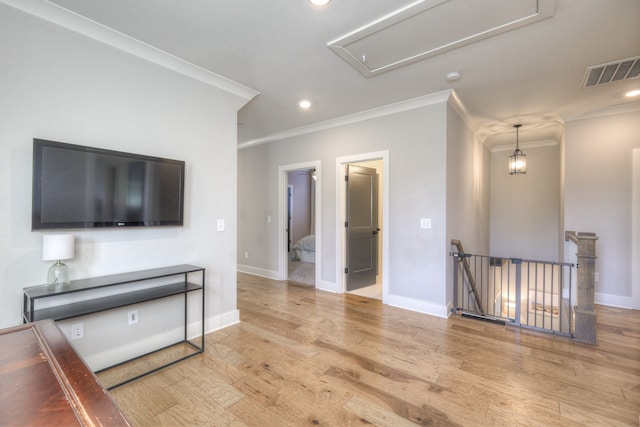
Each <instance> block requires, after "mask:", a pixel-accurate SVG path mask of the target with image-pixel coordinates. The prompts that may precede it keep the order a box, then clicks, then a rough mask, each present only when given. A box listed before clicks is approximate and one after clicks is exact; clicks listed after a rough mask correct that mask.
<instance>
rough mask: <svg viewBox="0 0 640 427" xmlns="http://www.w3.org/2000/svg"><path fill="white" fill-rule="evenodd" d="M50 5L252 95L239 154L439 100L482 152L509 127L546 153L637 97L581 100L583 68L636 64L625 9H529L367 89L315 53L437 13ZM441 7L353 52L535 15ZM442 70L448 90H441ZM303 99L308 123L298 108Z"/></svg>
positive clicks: (489, 3) (344, 1) (230, 5)
mask: <svg viewBox="0 0 640 427" xmlns="http://www.w3.org/2000/svg"><path fill="white" fill-rule="evenodd" d="M49 1H50V2H51V3H54V4H57V5H59V6H61V7H63V8H66V9H68V10H70V11H73V12H75V13H77V14H79V15H82V16H84V17H86V18H89V19H91V20H93V21H96V22H98V23H100V24H103V25H104V26H107V27H110V28H112V29H115V30H117V31H119V32H121V33H124V34H126V35H128V36H131V37H133V38H135V39H138V40H140V41H142V42H145V43H147V44H149V45H151V46H154V47H156V48H159V49H161V50H163V51H165V52H168V53H170V54H172V55H174V56H177V57H179V58H181V59H184V60H186V61H188V62H191V63H192V64H195V65H197V66H200V67H202V68H204V69H206V70H210V71H211V72H214V73H216V74H219V75H221V76H223V77H226V78H229V79H231V80H233V81H236V82H238V83H241V84H242V85H245V86H248V87H250V88H253V89H255V90H257V91H258V92H260V94H259V95H258V96H256V97H255V98H253V99H252V100H251V101H250V102H249V103H248V104H247V105H246V106H245V107H243V108H242V109H241V110H240V111H239V113H238V143H239V144H240V145H251V144H255V143H261V142H268V141H270V140H273V139H275V138H277V137H278V135H282V134H285V133H286V132H287V131H290V130H292V129H296V128H300V127H304V126H308V125H311V124H314V123H319V122H324V121H328V120H331V119H335V118H339V117H342V116H345V115H349V114H353V113H357V112H362V111H365V110H369V109H373V108H377V107H381V106H384V105H388V104H392V103H396V102H400V101H403V100H408V99H411V98H416V97H420V96H424V95H428V94H432V93H436V92H440V91H443V90H448V89H453V90H454V91H455V93H456V95H457V97H458V99H459V100H460V101H461V103H462V104H463V105H464V107H465V109H466V114H467V116H468V121H469V124H470V125H471V126H472V128H473V129H474V131H475V132H476V133H477V135H478V136H479V137H480V139H481V140H482V141H483V142H484V143H485V144H486V145H487V146H488V147H489V148H493V147H496V146H500V145H502V144H509V143H512V142H513V136H514V130H513V127H512V126H513V124H515V123H522V124H523V126H522V128H521V129H520V141H521V142H523V143H526V141H532V140H546V139H551V140H555V141H558V140H559V139H560V137H561V134H562V129H563V125H564V123H565V122H566V121H569V120H574V119H579V118H582V117H589V116H593V115H598V114H607V113H615V112H623V111H635V110H639V109H640V99H639V97H636V98H625V97H624V96H623V95H624V93H625V92H626V91H628V90H631V89H640V78H635V79H629V80H623V81H619V82H614V83H609V84H606V85H601V86H596V87H590V88H583V87H582V84H583V80H584V78H585V73H586V69H587V67H589V66H592V65H597V64H602V63H608V62H611V61H616V60H622V59H625V58H630V57H635V56H639V55H640V25H638V21H639V19H640V1H638V0H606V1H603V0H579V1H578V0H555V1H553V0H539V2H541V3H544V4H545V5H546V6H547V7H548V6H549V5H550V6H551V12H552V13H551V15H552V16H550V17H548V18H547V19H541V20H539V21H537V22H534V23H531V24H528V25H524V26H520V27H518V28H515V29H512V30H509V31H506V32H502V33H499V34H496V35H492V36H490V37H486V38H480V39H479V40H477V41H476V40H472V41H471V42H469V43H466V44H461V45H459V46H458V45H456V46H453V47H454V48H453V49H451V50H448V51H442V52H440V51H436V52H435V53H434V54H433V55H429V56H428V57H426V58H424V59H422V58H420V60H418V61H417V62H413V63H411V64H409V65H406V66H401V67H398V68H395V69H393V70H390V71H386V72H383V73H380V74H376V75H373V76H370V77H366V76H365V75H363V74H362V73H361V72H359V71H357V70H356V69H355V68H353V67H352V66H351V65H349V64H348V63H347V62H346V61H345V60H344V59H343V58H341V57H340V56H339V55H337V54H336V53H335V52H334V51H332V50H331V49H330V48H329V47H328V46H327V44H328V43H330V42H332V41H336V40H339V39H341V38H343V36H346V35H349V34H350V33H353V32H354V31H356V30H358V29H361V28H363V27H365V26H367V25H369V24H371V23H372V22H375V21H378V20H380V19H381V18H383V17H385V16H389V15H391V14H393V13H394V12H395V11H398V10H399V9H401V8H404V7H407V6H411V5H414V6H415V5H418V6H419V7H422V8H424V7H425V6H427V8H429V7H431V6H434V9H433V10H436V9H435V5H439V4H441V3H447V1H444V0H419V1H415V0H332V1H331V2H330V3H329V4H328V5H327V6H325V7H322V8H320V7H316V6H313V5H311V4H310V3H309V2H308V1H307V0H270V1H266V0H242V1H239V0H216V1H212V0H109V1H104V0H49ZM448 1H449V2H450V3H447V4H446V6H447V8H449V10H450V12H451V13H444V12H443V13H441V14H439V15H431V17H430V19H429V20H428V21H426V22H425V23H424V24H418V25H414V26H413V28H411V27H410V26H409V27H407V28H408V29H406V28H405V29H403V30H402V31H399V32H395V33H392V34H391V36H390V38H389V37H387V38H386V39H384V38H383V40H376V39H375V37H373V38H372V40H373V41H372V42H371V43H369V45H368V46H365V50H366V49H372V48H373V47H377V48H378V50H379V51H381V52H382V53H381V54H380V56H381V57H382V56H385V55H387V56H390V57H392V56H393V53H394V52H395V50H396V49H400V47H406V46H408V44H407V41H408V40H410V41H411V42H410V46H409V48H413V47H414V46H415V45H416V43H415V42H416V40H418V41H420V40H422V39H426V38H430V39H434V38H437V39H439V40H444V41H446V40H448V39H447V37H458V38H459V37H460V32H461V31H464V29H465V28H470V27H471V26H472V25H473V24H474V23H475V22H476V21H481V20H482V19H483V18H487V19H489V20H491V19H492V17H495V16H496V14H497V11H501V10H503V9H505V8H507V7H510V6H511V5H512V4H514V2H518V3H520V4H521V6H522V7H524V8H527V7H532V6H533V7H536V5H537V4H538V2H536V1H535V0H485V1H484V2H483V3H482V4H483V5H486V8H485V7H480V8H479V7H477V5H478V3H477V0H448ZM492 8H493V9H492ZM443 10H444V9H443ZM425 28H428V29H429V31H428V32H425V31H424V30H425ZM400 33H402V34H400ZM374 36H376V37H378V35H377V34H374ZM394 37H395V38H394ZM403 37H404V38H403ZM378 38H380V37H378ZM396 41H397V43H396ZM425 42H426V41H425ZM418 45H419V43H418ZM354 46H355V45H354ZM358 48H359V49H362V46H358ZM451 71H458V72H459V73H460V75H461V77H460V79H459V80H457V81H453V82H448V81H447V80H446V78H445V77H446V75H447V73H449V72H451ZM303 98H304V99H308V100H310V101H311V103H312V106H311V108H309V109H308V110H302V109H300V108H299V106H298V101H299V100H301V99H303Z"/></svg>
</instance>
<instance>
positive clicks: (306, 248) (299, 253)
mask: <svg viewBox="0 0 640 427" xmlns="http://www.w3.org/2000/svg"><path fill="white" fill-rule="evenodd" d="M291 260H292V261H303V262H315V261H316V236H315V235H314V234H309V235H307V236H304V237H303V238H302V239H300V240H298V241H297V242H296V244H295V245H293V247H292V248H291Z"/></svg>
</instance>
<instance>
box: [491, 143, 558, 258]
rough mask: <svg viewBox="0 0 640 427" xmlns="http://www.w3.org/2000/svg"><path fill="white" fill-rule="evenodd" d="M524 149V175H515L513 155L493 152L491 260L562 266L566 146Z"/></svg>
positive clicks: (510, 152) (505, 152)
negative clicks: (511, 171)
mask: <svg viewBox="0 0 640 427" xmlns="http://www.w3.org/2000/svg"><path fill="white" fill-rule="evenodd" d="M514 146H515V139H514ZM522 148H523V150H522V151H524V153H525V154H526V155H527V173H526V174H524V175H509V172H508V168H507V158H508V156H510V155H511V154H513V150H511V151H495V152H493V153H491V255H495V256H501V257H511V258H524V259H530V260H540V261H559V260H560V257H561V255H560V253H561V251H560V246H559V237H558V236H562V235H563V231H562V229H561V205H560V199H561V196H560V190H561V182H560V172H561V168H560V145H551V146H539V147H531V148H524V147H522Z"/></svg>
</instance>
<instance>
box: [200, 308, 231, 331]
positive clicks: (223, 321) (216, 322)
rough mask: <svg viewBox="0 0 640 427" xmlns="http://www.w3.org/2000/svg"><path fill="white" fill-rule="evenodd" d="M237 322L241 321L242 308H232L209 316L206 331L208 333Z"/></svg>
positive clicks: (205, 322) (206, 321)
mask: <svg viewBox="0 0 640 427" xmlns="http://www.w3.org/2000/svg"><path fill="white" fill-rule="evenodd" d="M237 323H240V310H232V311H228V312H226V313H222V314H219V315H217V316H211V317H207V318H206V319H205V321H204V324H205V329H204V333H205V334H208V333H210V332H214V331H217V330H220V329H223V328H226V327H229V326H231V325H235V324H237ZM199 336H200V335H198V337H199Z"/></svg>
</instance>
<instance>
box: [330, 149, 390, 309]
mask: <svg viewBox="0 0 640 427" xmlns="http://www.w3.org/2000/svg"><path fill="white" fill-rule="evenodd" d="M337 169H338V182H339V183H341V185H340V192H339V194H340V196H339V203H338V210H339V212H338V214H339V215H338V218H339V222H338V227H337V230H338V234H337V244H338V248H340V250H338V251H337V252H338V253H339V256H338V257H337V260H336V261H337V265H338V266H339V267H338V272H337V274H338V277H339V278H340V279H341V282H342V283H341V286H342V289H343V291H344V292H348V293H353V294H357V295H361V296H366V297H369V298H375V299H381V300H383V301H384V299H385V295H386V294H387V286H388V274H387V273H388V268H386V267H387V264H388V253H389V252H388V240H389V239H388V237H389V236H387V235H386V233H385V230H387V229H388V173H387V169H388V153H387V152H378V153H370V154H363V155H360V156H350V157H344V158H340V159H338V167H337ZM339 281H340V280H339Z"/></svg>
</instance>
